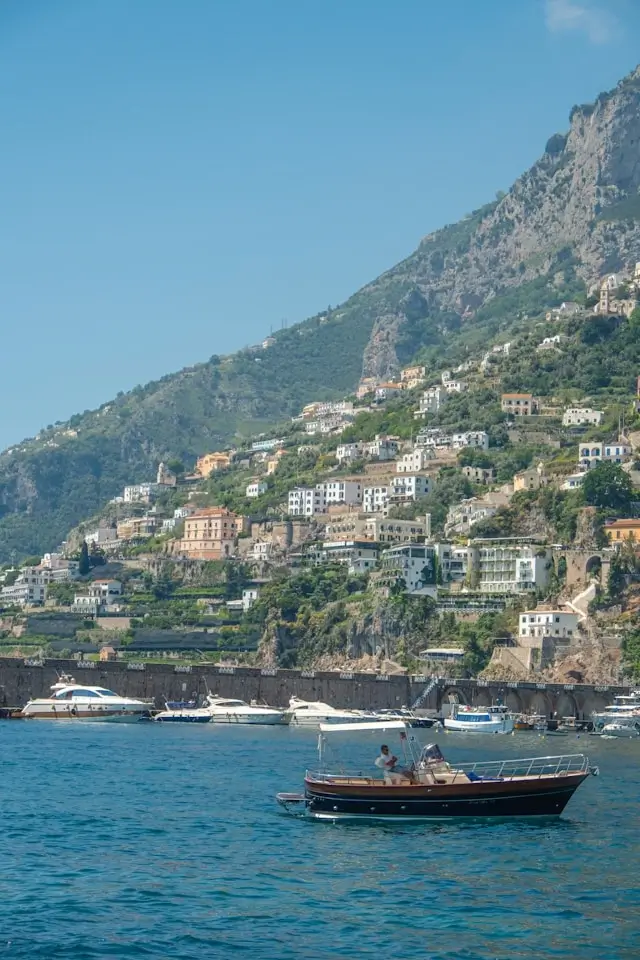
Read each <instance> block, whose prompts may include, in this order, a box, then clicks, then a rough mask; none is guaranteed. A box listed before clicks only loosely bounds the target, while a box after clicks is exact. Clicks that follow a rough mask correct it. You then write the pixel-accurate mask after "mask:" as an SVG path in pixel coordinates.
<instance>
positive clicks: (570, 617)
mask: <svg viewBox="0 0 640 960" xmlns="http://www.w3.org/2000/svg"><path fill="white" fill-rule="evenodd" d="M579 620H580V618H579V617H578V614H577V613H567V612H566V611H564V610H525V611H524V613H521V614H520V621H519V629H518V636H519V637H558V638H561V639H566V640H568V639H571V638H572V637H575V635H576V633H577V631H578V622H579Z"/></svg>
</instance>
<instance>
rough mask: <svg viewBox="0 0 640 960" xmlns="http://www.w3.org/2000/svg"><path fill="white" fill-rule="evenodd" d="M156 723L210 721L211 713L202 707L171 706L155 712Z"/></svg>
mask: <svg viewBox="0 0 640 960" xmlns="http://www.w3.org/2000/svg"><path fill="white" fill-rule="evenodd" d="M153 719H154V720H156V721H157V722H158V723H211V713H210V712H209V711H208V710H207V709H206V708H204V707H196V706H195V705H194V706H192V707H191V706H189V707H175V706H174V707H171V706H170V705H169V704H167V709H166V710H161V711H160V713H156V715H155V716H154V718H153Z"/></svg>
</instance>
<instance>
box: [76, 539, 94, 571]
mask: <svg viewBox="0 0 640 960" xmlns="http://www.w3.org/2000/svg"><path fill="white" fill-rule="evenodd" d="M79 560H80V566H79V567H78V573H79V574H80V576H81V577H86V575H87V574H88V573H89V570H90V569H91V562H90V560H89V547H88V546H87V541H86V540H83V541H82V546H81V547H80V557H79Z"/></svg>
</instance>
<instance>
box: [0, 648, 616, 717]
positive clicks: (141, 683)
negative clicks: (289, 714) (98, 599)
mask: <svg viewBox="0 0 640 960" xmlns="http://www.w3.org/2000/svg"><path fill="white" fill-rule="evenodd" d="M63 672H64V673H69V674H71V675H72V676H73V677H74V678H75V680H76V681H77V682H78V683H79V684H87V686H103V687H108V688H109V689H112V690H115V691H116V692H117V693H120V694H123V695H124V696H130V697H145V698H146V697H149V698H151V697H152V698H153V699H154V700H155V702H156V705H157V706H158V708H162V707H163V706H164V704H165V701H166V700H180V699H193V698H194V697H196V696H198V695H201V694H205V693H206V692H207V691H209V692H211V693H213V694H219V695H220V696H223V697H237V698H240V699H242V700H260V701H264V702H265V703H269V704H272V705H273V706H280V707H284V706H287V705H288V703H289V698H290V697H292V696H296V697H301V698H302V699H303V700H323V701H325V702H327V703H330V704H332V705H333V706H335V707H344V708H354V709H360V710H367V709H378V710H379V709H385V708H393V707H400V706H403V705H408V706H411V705H412V704H414V703H415V702H416V701H417V700H418V698H423V699H422V702H421V703H420V708H421V709H426V710H433V711H438V712H439V711H440V710H441V709H442V708H443V706H444V705H446V704H448V703H450V702H451V701H452V700H455V699H457V700H458V701H459V702H461V703H467V704H473V705H489V704H491V703H493V702H495V701H496V700H500V701H501V702H503V703H506V704H507V706H508V707H509V708H510V709H512V710H514V711H517V712H534V713H540V714H543V715H547V716H548V715H550V714H557V715H558V716H559V717H563V716H565V717H566V716H579V717H581V718H582V717H587V716H589V715H590V714H591V712H592V711H593V710H596V709H602V708H603V707H605V706H606V705H607V704H609V703H611V702H612V701H613V697H614V695H615V694H617V693H625V692H627V688H625V687H613V686H600V687H598V686H587V685H583V684H551V683H494V682H491V683H489V682H488V681H481V680H451V679H446V678H439V679H435V678H430V677H425V676H386V675H381V676H375V675H373V674H369V673H334V672H320V671H304V670H302V671H300V670H260V669H255V668H250V667H217V666H194V667H183V666H172V665H171V664H164V663H163V664H147V663H126V662H106V663H96V662H94V661H81V662H78V661H75V660H45V661H28V660H27V661H25V660H20V659H15V658H0V707H2V706H10V707H22V706H24V704H25V703H26V702H27V700H30V699H32V698H33V697H43V696H48V695H49V690H50V688H51V685H52V684H53V683H55V682H56V680H57V679H58V678H59V675H60V673H63Z"/></svg>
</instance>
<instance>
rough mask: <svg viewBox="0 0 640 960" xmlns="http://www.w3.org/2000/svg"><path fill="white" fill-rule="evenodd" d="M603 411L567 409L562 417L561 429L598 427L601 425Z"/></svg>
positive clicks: (578, 408) (589, 408) (585, 408)
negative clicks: (584, 425) (585, 425)
mask: <svg viewBox="0 0 640 960" xmlns="http://www.w3.org/2000/svg"><path fill="white" fill-rule="evenodd" d="M603 417H604V410H592V409H591V407H568V409H567V410H565V412H564V413H563V415H562V426H563V427H580V426H582V425H583V424H589V425H591V426H596V427H597V426H598V424H600V423H602V418H603Z"/></svg>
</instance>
